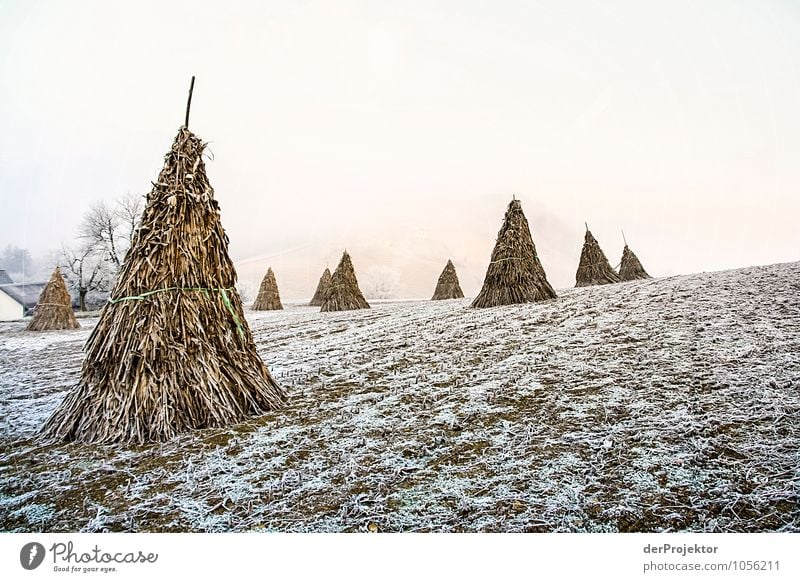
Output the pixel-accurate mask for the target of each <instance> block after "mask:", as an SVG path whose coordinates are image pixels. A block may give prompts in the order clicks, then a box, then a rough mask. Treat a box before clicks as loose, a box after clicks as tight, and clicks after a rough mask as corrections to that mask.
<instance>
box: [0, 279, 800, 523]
mask: <svg viewBox="0 0 800 582" xmlns="http://www.w3.org/2000/svg"><path fill="white" fill-rule="evenodd" d="M467 306H468V301H460V300H457V301H446V302H429V301H417V302H397V303H377V304H376V305H375V306H374V308H373V309H372V310H367V311H358V312H345V313H319V312H318V310H317V309H315V308H308V307H301V306H295V307H290V308H288V309H287V310H285V311H283V312H268V313H248V319H249V322H250V325H251V327H252V328H253V330H254V333H255V337H256V341H257V343H258V345H259V348H260V353H261V355H262V357H263V358H264V360H265V361H266V362H267V363H268V364H269V366H270V368H271V370H272V371H273V374H274V375H275V376H276V378H277V379H278V380H279V381H281V382H282V383H284V384H285V385H286V386H287V387H288V391H289V393H290V396H291V404H290V405H289V407H288V408H286V409H285V410H283V411H281V412H279V413H275V414H269V415H267V416H264V417H261V418H257V419H253V420H252V421H250V422H247V423H244V424H241V425H238V426H235V427H232V428H230V429H229V430H206V431H199V432H196V433H194V434H189V435H185V436H182V437H179V438H177V439H175V440H173V441H171V442H168V443H165V444H162V445H156V446H150V447H122V448H117V447H111V446H103V447H91V446H85V445H61V446H52V445H42V444H41V443H39V442H37V441H36V440H35V438H34V437H35V432H36V430H37V429H38V427H39V426H40V425H41V424H42V422H43V421H44V419H45V418H46V417H47V415H48V414H49V413H50V412H51V411H52V410H53V408H54V407H55V406H56V405H57V404H58V402H59V401H60V399H61V398H62V396H63V394H64V392H65V391H66V390H67V389H68V387H69V386H70V384H72V383H73V382H75V381H76V380H77V378H78V373H79V367H80V363H81V357H82V356H81V346H82V343H83V341H85V339H86V337H87V335H88V333H89V328H90V326H91V325H94V323H95V322H96V319H84V320H82V321H81V323H82V325H83V326H84V328H83V329H82V330H81V331H78V332H69V333H61V332H57V333H44V334H31V333H25V332H24V331H23V324H22V323H12V324H0V368H1V369H2V371H1V373H0V530H3V531H36V530H47V531H64V530H68V531H76V530H83V531H104V530H110V531H118V530H126V531H225V530H261V529H267V530H280V531H352V530H367V529H371V530H375V529H377V530H380V531H411V530H413V531H463V530H479V531H630V530H635V531H673V530H693V531H765V530H769V531H774V530H782V531H800V505H799V504H800V494H799V491H798V488H799V487H800V452H799V451H800V416H798V414H799V413H800V263H792V264H785V265H773V266H768V267H753V268H748V269H741V270H736V271H728V272H723V273H711V274H698V275H688V276H681V277H672V278H668V279H657V280H651V281H643V282H634V283H623V284H618V285H610V286H604V287H592V288H584V289H569V290H562V291H560V293H559V298H558V299H556V300H554V301H551V302H548V303H543V304H532V305H522V306H511V307H503V308H495V309H486V310H473V309H469V308H468V307H467Z"/></svg>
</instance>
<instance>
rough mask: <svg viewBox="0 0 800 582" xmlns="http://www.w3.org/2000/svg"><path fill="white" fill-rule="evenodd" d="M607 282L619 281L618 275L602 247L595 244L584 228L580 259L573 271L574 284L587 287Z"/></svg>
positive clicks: (590, 234) (587, 230) (589, 233)
mask: <svg viewBox="0 0 800 582" xmlns="http://www.w3.org/2000/svg"><path fill="white" fill-rule="evenodd" d="M607 283H619V275H617V272H616V271H615V270H614V269H613V268H612V267H611V265H609V264H608V259H607V258H606V255H605V253H604V252H603V249H601V248H600V245H599V244H597V241H596V240H595V238H594V237H593V236H592V233H591V232H590V231H589V229H588V228H587V229H586V237H585V239H584V241H583V250H582V251H581V260H580V263H578V271H577V273H575V286H576V287H588V286H590V285H605V284H607Z"/></svg>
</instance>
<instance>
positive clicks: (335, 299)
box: [320, 251, 369, 311]
mask: <svg viewBox="0 0 800 582" xmlns="http://www.w3.org/2000/svg"><path fill="white" fill-rule="evenodd" d="M351 309H369V303H367V300H366V299H364V296H363V295H362V294H361V289H359V288H358V280H357V279H356V272H355V269H353V262H352V261H351V260H350V255H349V254H348V253H347V251H345V252H344V254H343V255H342V260H341V261H339V266H338V267H336V270H335V271H334V272H333V275H332V276H331V286H330V288H329V289H328V292H327V293H326V295H325V301H324V302H323V303H322V309H320V311H349V310H351Z"/></svg>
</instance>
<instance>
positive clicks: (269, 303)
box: [253, 267, 283, 311]
mask: <svg viewBox="0 0 800 582" xmlns="http://www.w3.org/2000/svg"><path fill="white" fill-rule="evenodd" d="M276 309H283V305H281V295H280V293H278V283H277V281H275V273H273V272H272V267H270V268H268V269H267V274H266V275H264V278H263V279H262V280H261V287H260V288H259V289H258V297H256V300H255V301H254V302H253V311H271V310H276Z"/></svg>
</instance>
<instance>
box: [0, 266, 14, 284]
mask: <svg viewBox="0 0 800 582" xmlns="http://www.w3.org/2000/svg"><path fill="white" fill-rule="evenodd" d="M13 282H14V280H13V279H12V278H11V277H10V276H9V275H8V273H7V272H6V270H5V269H0V285H8V284H9V283H13Z"/></svg>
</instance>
